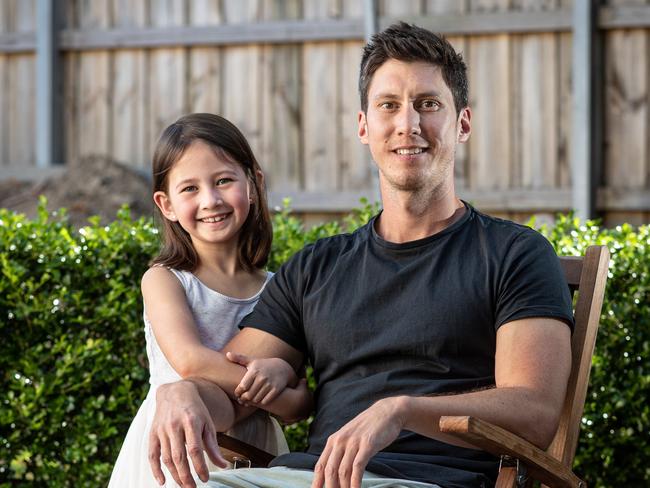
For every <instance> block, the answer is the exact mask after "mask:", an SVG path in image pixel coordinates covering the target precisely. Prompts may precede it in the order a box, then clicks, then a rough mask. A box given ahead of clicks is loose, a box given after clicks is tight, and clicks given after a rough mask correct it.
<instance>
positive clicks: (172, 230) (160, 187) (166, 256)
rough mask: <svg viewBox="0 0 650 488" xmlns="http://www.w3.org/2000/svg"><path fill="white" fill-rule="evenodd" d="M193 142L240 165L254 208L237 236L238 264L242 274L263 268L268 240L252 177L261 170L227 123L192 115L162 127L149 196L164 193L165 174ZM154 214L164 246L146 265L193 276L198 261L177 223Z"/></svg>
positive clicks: (262, 194) (267, 219)
mask: <svg viewBox="0 0 650 488" xmlns="http://www.w3.org/2000/svg"><path fill="white" fill-rule="evenodd" d="M196 140H201V141H203V142H205V143H207V144H208V145H209V146H211V147H212V148H213V149H214V151H215V153H216V154H217V155H218V156H219V157H222V158H224V159H227V160H228V161H231V162H233V163H237V164H239V165H240V166H241V167H242V169H243V170H244V173H245V174H246V177H247V178H248V181H249V183H250V185H251V188H252V190H253V192H252V195H253V204H252V205H251V209H250V211H249V213H248V217H247V218H246V221H245V222H244V224H243V225H242V227H241V230H240V233H239V249H238V251H237V255H238V260H239V264H240V265H241V266H242V267H243V268H244V269H245V270H247V271H252V270H253V269H256V268H263V267H264V266H265V265H266V262H267V261H268V257H269V251H270V250H271V240H272V238H273V230H272V227H271V216H270V215H269V209H268V205H267V203H266V189H265V188H264V185H263V183H262V181H261V180H260V179H259V178H258V177H257V175H258V172H259V171H261V169H260V165H259V163H258V162H257V159H255V155H254V154H253V151H252V150H251V148H250V145H249V144H248V141H247V140H246V138H245V137H244V135H243V134H242V133H241V132H240V131H239V129H237V127H235V126H234V125H233V124H232V123H230V122H229V121H227V120H226V119H224V118H223V117H220V116H218V115H214V114H207V113H197V114H190V115H186V116H184V117H181V118H180V119H178V120H177V121H176V122H174V123H173V124H172V125H170V126H169V127H167V128H166V129H165V130H164V131H163V133H162V135H161V136H160V139H159V140H158V143H157V144H156V149H155V151H154V155H153V193H155V192H157V191H163V192H165V193H167V191H168V175H169V172H170V171H171V169H172V168H173V166H174V164H175V163H176V161H178V160H179V159H180V158H181V157H182V156H183V153H184V152H185V151H186V150H187V148H188V147H189V146H190V145H191V144H192V142H194V141H196ZM156 212H157V215H158V216H159V217H160V219H161V221H162V227H163V238H162V241H163V244H162V249H161V251H160V253H159V254H158V256H156V257H155V258H154V259H153V261H152V262H151V264H152V265H154V264H157V265H162V266H168V267H170V268H175V269H181V270H186V271H194V270H195V269H196V267H197V266H198V264H199V257H198V255H197V254H196V251H195V250H194V247H193V246H192V240H191V239H190V235H189V234H188V233H187V232H186V231H185V230H184V229H183V228H182V227H181V225H180V224H179V223H178V222H172V221H170V220H168V219H166V218H165V217H164V216H163V215H162V213H161V212H160V209H158V208H156Z"/></svg>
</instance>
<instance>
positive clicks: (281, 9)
mask: <svg viewBox="0 0 650 488" xmlns="http://www.w3.org/2000/svg"><path fill="white" fill-rule="evenodd" d="M301 6H302V2H301V1H299V0H291V1H285V0H266V1H265V2H264V4H263V11H264V14H263V15H264V19H265V20H267V21H273V20H295V19H300V18H301V17H302V9H301ZM301 52H302V51H301V48H300V46H296V45H268V46H265V47H263V63H262V73H261V97H262V100H261V102H262V126H261V131H262V145H261V151H260V154H258V155H257V156H258V158H259V159H260V164H261V165H262V167H263V168H264V171H265V174H266V183H267V188H268V190H269V191H273V192H279V193H282V192H295V191H298V190H300V188H301V186H302V184H301V182H302V174H301V169H302V159H303V157H302V147H301V119H300V102H301V74H302V71H301V61H302V58H301Z"/></svg>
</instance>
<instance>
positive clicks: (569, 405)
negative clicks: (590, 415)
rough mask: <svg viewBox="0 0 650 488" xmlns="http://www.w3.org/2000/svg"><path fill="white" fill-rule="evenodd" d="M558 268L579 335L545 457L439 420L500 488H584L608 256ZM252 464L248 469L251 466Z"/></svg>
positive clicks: (232, 442) (241, 447) (507, 438)
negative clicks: (475, 452) (582, 445)
mask: <svg viewBox="0 0 650 488" xmlns="http://www.w3.org/2000/svg"><path fill="white" fill-rule="evenodd" d="M560 262H561V263H562V268H563V270H564V274H565V276H566V279H567V282H568V284H569V288H570V289H571V292H572V293H573V294H575V293H576V292H577V299H576V300H575V312H574V313H575V322H576V323H575V330H574V332H573V336H572V340H571V341H572V344H571V352H572V359H573V363H572V367H571V375H570V377H569V384H568V387H567V396H566V398H565V400H564V406H563V408H562V415H561V418H560V423H559V426H558V429H557V432H556V433H555V437H554V439H553V442H552V443H551V445H550V446H549V448H548V449H547V450H546V451H543V450H541V449H539V448H537V447H535V446H533V445H532V444H531V443H530V442H528V441H526V440H525V439H522V438H521V437H519V436H516V435H514V434H512V433H510V432H508V431H506V430H504V429H502V428H500V427H497V426H496V425H492V424H490V423H489V422H485V421H483V420H480V419H477V418H474V417H449V416H447V417H441V419H440V430H441V431H443V432H446V433H448V434H452V435H454V436H456V437H458V438H460V439H463V440H464V441H466V442H469V443H471V444H473V445H475V446H476V447H478V448H480V449H483V450H485V451H488V452H490V453H492V454H494V455H496V456H500V457H501V468H500V470H499V477H498V479H497V483H496V487H497V488H514V487H522V486H524V487H525V486H530V485H531V483H532V481H533V480H538V481H541V482H542V483H544V484H545V485H547V486H549V487H552V488H555V487H558V488H560V487H562V488H563V487H575V488H578V487H580V488H586V486H587V485H586V483H585V482H584V481H582V480H580V479H579V478H578V477H577V476H576V475H575V474H573V472H572V470H571V465H572V463H573V458H574V456H575V450H576V446H577V443H578V433H579V429H580V421H581V418H582V411H583V408H584V403H585V397H586V394H587V385H588V383H589V371H590V369H591V356H592V354H593V350H594V345H595V342H596V333H597V331H598V323H599V319H600V310H601V308H602V304H603V297H604V293H605V281H606V280H607V269H608V264H609V251H608V249H607V247H605V246H591V247H589V248H588V249H587V252H586V253H585V256H584V257H561V258H560ZM217 440H218V442H219V446H220V447H221V449H222V452H223V454H224V457H226V459H228V460H229V461H230V462H232V463H234V464H237V463H239V464H240V465H241V464H242V461H243V465H244V466H249V465H250V466H252V467H263V466H267V465H268V463H269V462H270V461H271V459H273V456H271V455H270V454H268V453H266V452H264V451H260V450H259V449H256V448H254V447H252V446H249V445H248V444H246V443H244V442H241V441H239V440H237V439H233V438H232V437H229V436H227V435H225V434H221V433H220V434H218V435H217ZM249 460H250V464H249Z"/></svg>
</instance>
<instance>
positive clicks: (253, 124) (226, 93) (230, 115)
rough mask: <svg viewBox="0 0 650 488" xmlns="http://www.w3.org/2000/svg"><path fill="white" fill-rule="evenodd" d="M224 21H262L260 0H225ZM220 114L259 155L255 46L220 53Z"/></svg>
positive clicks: (258, 75) (259, 108)
mask: <svg viewBox="0 0 650 488" xmlns="http://www.w3.org/2000/svg"><path fill="white" fill-rule="evenodd" d="M223 6H224V20H225V22H226V23H228V24H246V23H248V22H256V21H258V20H259V19H260V18H261V2H260V0H224V3H223ZM222 80H223V95H222V102H221V109H222V113H223V115H224V116H225V117H226V118H227V119H228V120H230V121H231V122H232V123H233V124H235V125H236V126H237V127H239V129H240V130H241V131H242V132H243V133H244V135H245V136H246V138H247V139H248V142H249V143H250V145H251V147H252V149H253V151H254V152H255V154H259V153H260V152H261V134H262V130H261V123H262V113H261V111H262V101H261V96H260V92H261V83H262V81H261V48H260V47H259V46H258V45H247V46H233V47H226V48H224V50H223V68H222Z"/></svg>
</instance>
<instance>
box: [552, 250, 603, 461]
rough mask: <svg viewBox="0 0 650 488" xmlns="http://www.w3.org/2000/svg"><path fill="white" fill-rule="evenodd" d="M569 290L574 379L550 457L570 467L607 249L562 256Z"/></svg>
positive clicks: (601, 302)
mask: <svg viewBox="0 0 650 488" xmlns="http://www.w3.org/2000/svg"><path fill="white" fill-rule="evenodd" d="M560 262H561V263H562V268H563V270H564V274H565V276H566V279H567V282H568V284H569V288H570V289H571V292H572V293H574V294H575V293H577V297H576V296H574V304H575V308H574V314H575V329H574V331H573V336H572V339H571V354H572V360H573V363H572V365H571V376H570V377H569V383H568V386H567V394H566V398H565V400H564V406H563V408H562V415H561V417H560V424H559V426H558V429H557V432H556V433H555V437H554V438H553V442H552V443H551V445H550V446H549V448H548V449H547V452H548V454H550V455H551V456H553V457H554V458H555V459H557V460H558V461H560V462H561V463H562V464H564V465H565V466H571V465H572V463H573V458H574V456H575V452H576V446H577V444H578V434H579V431H580V422H581V418H582V413H583V409H584V404H585V398H586V395H587V386H588V384H589V371H590V369H591V357H592V355H593V352H594V345H595V343H596V334H597V332H598V324H599V321H600V312H601V308H602V305H603V297H604V295H605V282H606V281H607V270H608V267H609V250H608V249H607V247H606V246H590V247H589V248H587V251H586V253H585V255H584V257H577V258H576V257H560Z"/></svg>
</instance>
